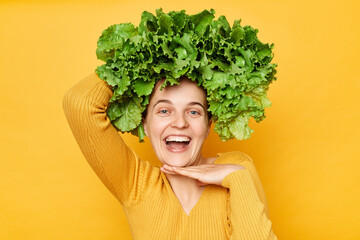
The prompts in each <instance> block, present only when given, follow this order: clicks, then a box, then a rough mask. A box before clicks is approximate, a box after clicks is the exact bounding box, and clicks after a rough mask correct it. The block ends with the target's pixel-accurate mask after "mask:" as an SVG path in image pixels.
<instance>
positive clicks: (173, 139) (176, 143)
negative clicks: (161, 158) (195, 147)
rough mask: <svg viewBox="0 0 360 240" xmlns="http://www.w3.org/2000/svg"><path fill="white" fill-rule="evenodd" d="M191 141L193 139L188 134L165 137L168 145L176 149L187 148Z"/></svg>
mask: <svg viewBox="0 0 360 240" xmlns="http://www.w3.org/2000/svg"><path fill="white" fill-rule="evenodd" d="M190 141H191V139H190V138H189V137H186V136H169V137H167V138H166V139H165V143H166V146H167V147H168V148H170V149H172V150H175V151H179V150H183V149H185V148H186V147H187V146H188V145H189V143H190Z"/></svg>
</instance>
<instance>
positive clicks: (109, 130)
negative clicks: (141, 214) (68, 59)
mask: <svg viewBox="0 0 360 240" xmlns="http://www.w3.org/2000/svg"><path fill="white" fill-rule="evenodd" d="M111 96H112V90H111V87H110V86H108V85H107V83H106V82H105V81H103V80H101V79H100V78H99V77H98V76H97V74H95V73H93V74H91V75H89V76H88V77H86V78H85V79H83V80H81V81H80V82H78V83H77V84H76V85H74V86H73V87H72V88H70V89H69V90H68V91H67V92H66V94H65V96H64V98H63V109H64V112H65V116H66V118H67V120H68V123H69V125H70V128H71V130H72V132H73V134H74V136H75V139H76V141H77V143H78V145H79V147H80V149H81V151H82V153H83V155H84V156H85V158H86V160H87V161H88V163H89V164H90V166H91V167H92V169H93V170H94V171H95V173H96V174H97V176H98V177H99V178H100V180H101V181H102V182H103V184H104V185H105V186H106V187H107V188H108V190H109V191H110V192H111V193H112V194H113V195H114V196H115V197H116V198H117V199H118V200H119V202H120V203H121V204H122V205H123V206H127V205H131V204H132V203H136V202H137V201H139V199H140V197H141V195H142V194H144V191H145V190H146V185H147V184H149V183H151V182H154V181H156V179H158V176H159V174H160V173H159V170H158V169H156V168H153V167H152V166H151V165H150V163H149V162H146V161H141V160H140V159H139V158H138V157H137V155H136V154H135V153H134V152H133V151H132V150H131V149H130V148H128V147H127V146H126V144H125V142H124V141H123V139H122V138H121V136H120V134H119V133H118V132H117V131H116V129H115V128H114V127H113V126H112V124H111V123H110V120H109V119H108V117H107V115H106V108H107V105H108V102H109V99H110V98H111Z"/></svg>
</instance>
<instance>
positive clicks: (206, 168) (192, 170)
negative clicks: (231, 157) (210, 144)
mask: <svg viewBox="0 0 360 240" xmlns="http://www.w3.org/2000/svg"><path fill="white" fill-rule="evenodd" d="M240 169H245V167H243V166H240V165H236V164H203V165H199V166H190V167H172V166H169V165H166V164H164V165H163V166H162V167H161V168H160V170H161V171H162V172H164V173H168V174H177V175H183V176H187V177H189V178H193V179H196V180H197V183H198V185H200V186H205V185H208V184H215V185H221V182H222V181H223V180H224V178H225V177H226V176H227V175H229V174H230V173H232V172H235V171H237V170H240Z"/></svg>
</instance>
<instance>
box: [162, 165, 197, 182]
mask: <svg viewBox="0 0 360 240" xmlns="http://www.w3.org/2000/svg"><path fill="white" fill-rule="evenodd" d="M160 169H161V171H163V172H165V173H169V174H179V175H183V176H187V177H190V178H194V179H197V178H198V173H199V170H196V169H189V167H186V168H181V167H172V166H169V165H166V164H164V165H163V166H162V167H161V168H160Z"/></svg>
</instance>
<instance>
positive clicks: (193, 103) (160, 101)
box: [153, 99, 205, 111]
mask: <svg viewBox="0 0 360 240" xmlns="http://www.w3.org/2000/svg"><path fill="white" fill-rule="evenodd" d="M159 103H168V104H172V102H171V101H169V100H167V99H160V100H158V101H157V102H156V103H155V104H154V106H153V107H155V106H156V105H158V104H159ZM186 105H187V106H192V105H199V106H200V107H202V108H203V109H204V111H205V107H204V106H203V105H202V104H201V103H199V102H189V103H188V104H186Z"/></svg>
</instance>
